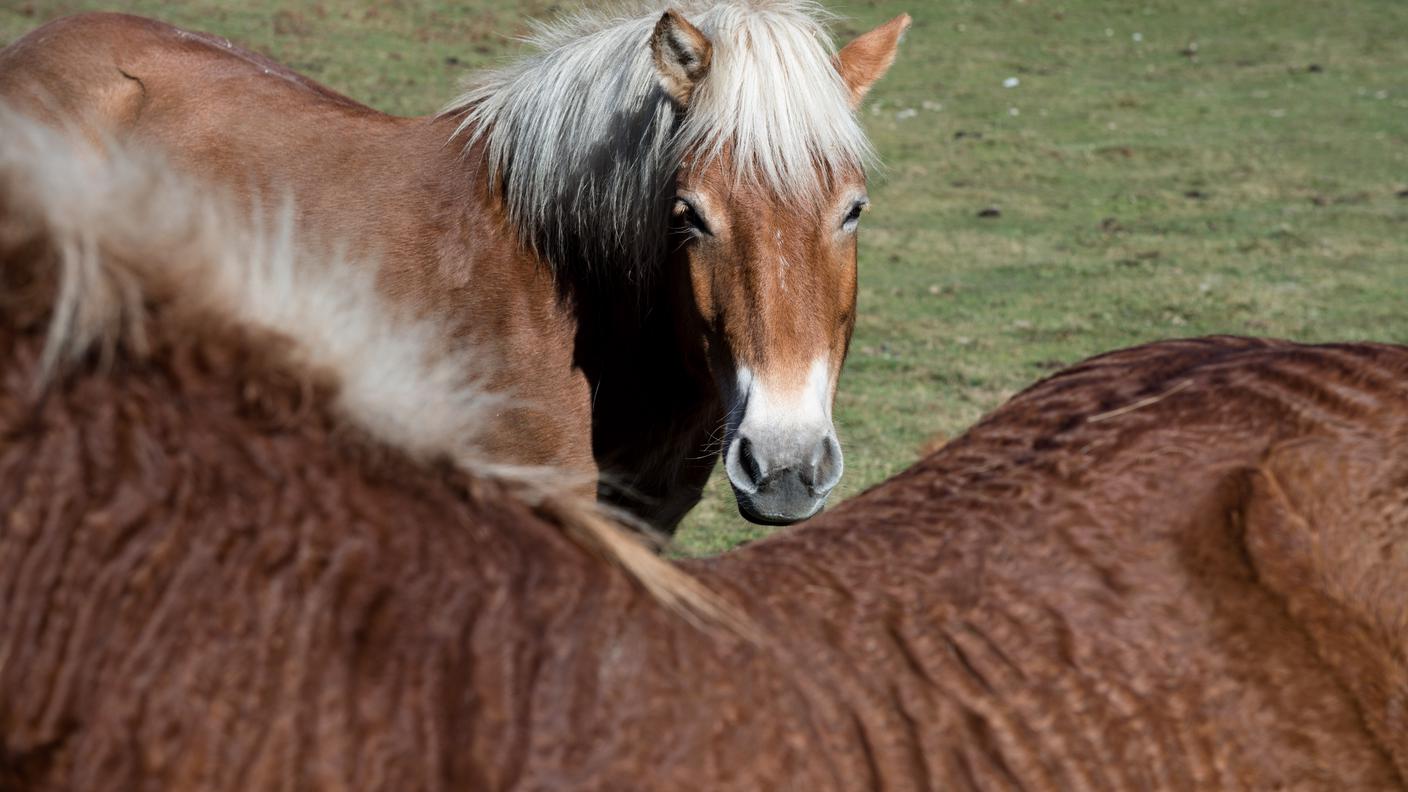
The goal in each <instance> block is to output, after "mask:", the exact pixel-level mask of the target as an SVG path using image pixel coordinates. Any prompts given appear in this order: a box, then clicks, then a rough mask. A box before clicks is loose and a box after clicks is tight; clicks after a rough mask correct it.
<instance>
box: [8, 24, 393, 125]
mask: <svg viewBox="0 0 1408 792" xmlns="http://www.w3.org/2000/svg"><path fill="white" fill-rule="evenodd" d="M230 81H240V82H250V83H252V82H256V81H261V82H269V83H271V84H278V85H279V87H280V88H282V89H283V92H284V93H286V94H287V95H288V96H289V97H290V98H297V99H301V100H303V101H305V102H322V103H327V104H329V105H335V106H339V107H342V108H344V109H346V110H349V111H354V112H363V113H366V112H372V111H370V110H369V109H368V108H365V107H363V106H362V105H360V104H358V103H357V102H354V101H353V100H351V99H349V98H347V97H345V96H343V95H341V94H339V93H337V92H336V91H333V90H331V89H329V88H327V87H325V86H323V85H320V84H318V83H317V82H315V81H313V80H310V79H308V78H307V77H304V76H303V75H300V74H298V73H297V72H294V71H292V70H291V69H288V68H287V67H285V66H282V65H280V64H278V63H275V62H274V61H272V60H270V59H268V58H266V57H264V56H262V55H259V54H258V53H254V52H250V51H248V50H245V49H242V48H240V47H237V46H235V45H234V44H233V43H231V42H230V41H229V40H228V39H225V38H221V37H219V36H214V35H210V34H208V33H199V32H193V31H188V30H183V29H181V28H178V27H175V26H173V25H168V24H166V23H164V22H158V21H156V20H153V19H146V18H143V17H137V16H131V15H128V14H115V13H88V14H78V15H75V16H70V17H63V18H61V19H57V20H54V21H52V22H50V23H48V24H46V25H44V26H42V27H40V28H37V29H35V30H34V31H32V32H30V33H29V34H27V35H25V36H23V37H21V38H20V39H18V40H16V41H15V42H14V43H12V44H11V45H10V46H8V47H6V48H5V49H3V50H0V96H2V97H3V98H4V99H5V100H6V101H9V102H11V103H14V104H19V105H20V109H23V110H25V111H26V112H28V113H30V114H31V115H37V116H47V117H49V118H50V119H54V120H58V119H62V120H63V121H65V122H67V123H74V122H80V123H83V124H84V125H85V126H88V125H94V124H98V125H101V126H102V127H103V128H105V129H106V130H112V129H122V128H124V127H127V126H130V125H131V124H132V123H133V122H135V121H136V120H137V118H138V117H139V116H140V115H141V113H142V110H143V109H144V107H145V106H146V105H147V103H148V102H149V101H150V100H151V99H153V98H154V92H155V91H158V90H159V91H160V93H161V95H162V96H171V95H172V94H181V93H185V92H193V91H197V90H200V91H203V90H207V89H208V88H209V87H211V85H212V84H214V85H219V84H220V83H228V82H230Z"/></svg>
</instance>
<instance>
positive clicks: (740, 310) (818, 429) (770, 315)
mask: <svg viewBox="0 0 1408 792" xmlns="http://www.w3.org/2000/svg"><path fill="white" fill-rule="evenodd" d="M733 172H734V171H733V167H732V163H730V162H728V161H727V156H726V155H725V156H724V157H716V158H713V159H712V160H711V161H710V162H709V164H708V165H706V166H704V167H701V168H693V167H687V168H685V169H684V170H683V171H681V173H680V175H679V177H678V179H677V191H676V198H675V202H674V207H673V212H672V217H673V222H674V229H675V233H676V234H677V238H678V239H679V248H678V254H677V255H678V256H679V257H682V258H683V259H684V260H683V262H676V266H683V267H684V268H686V269H687V272H688V276H689V277H688V282H689V290H690V294H691V297H692V299H693V303H694V305H695V307H696V309H697V312H698V315H699V317H700V318H701V319H702V321H703V327H704V335H705V342H706V344H707V346H708V349H709V360H710V366H711V369H712V371H713V374H714V378H715V381H716V382H717V384H718V386H719V390H720V393H721V395H722V396H723V400H724V403H725V406H726V410H727V422H726V425H725V428H726V433H725V446H724V469H725V471H726V472H727V474H728V478H729V481H730V482H731V483H732V485H733V489H734V493H735V495H736V496H737V498H738V506H739V510H740V512H742V514H743V515H744V516H745V517H747V518H748V519H750V520H753V521H755V522H763V523H775V524H784V523H790V522H795V521H797V520H801V519H805V518H807V517H810V516H811V515H813V514H815V513H816V512H818V511H820V510H821V507H822V506H823V505H824V504H825V502H826V497H827V495H828V494H829V493H830V492H831V489H832V488H833V487H835V486H836V483H837V482H838V481H839V480H840V478H841V471H842V468H843V465H842V458H841V445H840V443H839V442H838V440H837V438H836V430H835V427H834V426H833V425H832V421H831V407H832V402H833V399H834V397H835V393H836V381H837V377H838V376H839V374H840V371H841V363H842V361H843V360H844V359H845V356H846V348H847V346H848V344H849V343H850V338H851V330H852V328H854V326H855V307H856V229H857V226H858V224H859V222H860V215H861V213H862V212H863V211H864V210H865V208H866V206H867V205H868V203H869V201H868V199H867V198H866V194H865V180H864V178H863V177H862V175H861V174H860V173H859V172H858V171H857V172H853V173H848V174H844V175H842V176H840V177H838V178H832V179H829V180H828V182H829V184H828V189H826V190H825V191H824V193H823V194H820V195H816V196H812V197H811V198H809V199H805V200H802V199H797V198H783V197H781V196H779V195H778V194H777V193H776V192H775V191H773V190H770V189H767V188H764V187H760V186H751V185H743V184H738V183H735V180H734V179H733V178H732V176H731V174H732V173H733Z"/></svg>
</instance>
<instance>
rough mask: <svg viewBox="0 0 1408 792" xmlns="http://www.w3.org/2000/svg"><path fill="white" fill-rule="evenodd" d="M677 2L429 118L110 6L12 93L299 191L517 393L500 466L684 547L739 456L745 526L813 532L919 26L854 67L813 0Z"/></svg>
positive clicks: (27, 55) (56, 30)
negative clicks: (860, 231) (684, 537)
mask: <svg viewBox="0 0 1408 792" xmlns="http://www.w3.org/2000/svg"><path fill="white" fill-rule="evenodd" d="M682 8H683V9H684V11H683V13H682V12H679V11H675V10H669V11H665V12H664V13H663V14H662V12H661V9H659V8H656V9H655V10H653V11H641V12H640V13H638V14H630V15H626V16H625V17H622V16H620V15H614V14H581V15H577V16H574V17H572V18H571V19H570V20H568V21H565V22H562V23H560V24H558V25H557V26H554V27H549V28H546V29H544V31H543V32H542V34H541V35H540V36H539V37H538V40H537V45H538V47H539V52H538V53H537V54H534V55H532V56H530V57H527V58H525V59H523V60H520V61H518V62H516V63H513V64H511V65H509V66H507V67H506V68H504V69H502V70H500V71H496V72H492V73H489V74H485V75H480V76H479V77H477V78H476V80H475V82H474V84H473V87H472V88H471V89H470V90H469V92H468V93H467V94H466V95H465V96H464V97H462V98H461V99H459V100H458V101H456V102H454V103H453V104H452V105H451V106H450V107H449V109H447V110H446V111H445V112H443V113H441V114H439V115H436V116H432V117H427V118H395V117H391V116H387V115H384V114H381V113H378V112H376V111H374V110H371V109H369V108H367V107H364V106H362V105H359V104H357V103H356V102H354V101H352V100H350V99H348V98H346V97H344V96H341V95H339V94H336V93H334V92H332V91H330V90H328V89H327V88H324V87H322V86H320V85H318V84H316V83H314V82H312V81H310V80H308V79H307V78H305V77H302V76H300V75H298V74H295V73H294V72H291V71H289V70H288V69H286V68H284V67H282V66H280V65H278V64H276V63H273V62H271V61H269V60H268V59H266V58H264V57H262V56H259V55H256V54H254V53H250V52H246V51H244V50H241V49H239V48H237V47H235V46H233V45H232V44H231V43H230V42H229V41H226V40H224V39H221V38H217V37H214V36H210V35H206V34H202V33H192V32H188V31H185V30H179V29H177V28H174V27H170V26H168V25H165V24H161V23H158V22H153V21H150V20H145V19H139V18H135V17H129V16H121V15H112V14H89V15H83V16H77V17H72V18H67V19H61V20H58V21H55V22H52V23H50V24H47V25H45V26H43V27H41V28H39V29H37V30H35V31H34V32H32V33H30V34H29V35H27V36H25V37H24V38H21V39H20V40H18V41H16V42H15V43H14V44H12V45H11V46H10V47H9V48H7V49H5V50H4V51H0V99H7V100H9V101H10V102H11V103H12V104H14V105H16V106H17V107H21V108H22V109H24V110H25V111H26V112H28V113H31V114H42V115H44V116H46V117H48V118H50V119H53V120H58V121H62V122H63V123H68V124H74V125H77V126H78V127H79V128H81V129H83V130H84V131H85V132H86V133H87V134H88V135H89V136H90V137H91V138H93V139H100V138H103V137H107V136H116V137H118V138H119V139H125V140H135V141H140V142H142V143H144V144H147V145H149V146H153V147H156V148H159V149H162V150H165V151H168V152H170V153H171V155H172V157H173V158H174V159H175V160H176V161H177V162H179V163H180V164H182V165H183V166H185V168H186V169H187V170H188V171H190V172H193V173H196V174H199V175H200V176H201V177H202V178H204V179H207V180H210V181H212V182H214V183H216V184H219V185H223V186H224V187H226V188H228V189H231V190H234V191H237V192H239V193H241V194H242V195H244V196H245V197H246V198H247V199H248V198H257V197H259V196H265V197H266V198H267V197H277V196H282V195H284V194H291V195H292V196H293V199H294V200H295V202H296V206H297V221H298V228H299V230H300V234H301V235H302V237H303V239H304V241H305V247H307V248H309V249H310V250H314V251H316V250H317V249H318V248H319V247H322V248H323V249H326V248H327V247H328V246H329V245H331V244H333V243H341V244H345V245H347V246H348V247H349V249H351V250H353V251H355V252H356V253H357V256H358V258H359V259H363V260H372V261H378V262H380V268H379V271H378V274H379V284H380V287H381V289H382V290H383V291H384V292H385V293H386V294H388V295H390V296H392V297H393V298H394V299H395V300H397V301H399V303H400V304H402V305H405V306H409V307H410V308H412V309H413V310H415V311H418V312H420V313H421V314H422V315H427V316H435V317H440V318H442V319H443V325H444V327H445V332H446V333H447V334H448V335H449V337H451V338H452V339H455V341H456V342H457V343H460V344H463V345H464V346H465V347H466V348H473V349H475V350H477V354H478V356H479V357H478V359H479V360H480V363H481V365H484V366H490V364H491V363H492V367H491V368H489V371H490V376H489V381H488V386H489V387H490V388H491V389H492V390H494V391H496V392H500V393H508V392H512V393H514V394H516V396H517V398H515V399H513V400H507V401H505V402H504V403H503V405H502V406H501V408H500V409H499V410H498V411H497V413H498V417H497V419H496V421H495V422H494V424H493V425H492V427H491V428H490V429H489V430H487V431H485V432H484V437H483V438H482V440H483V446H484V447H485V449H486V450H487V452H488V453H489V454H490V456H491V457H492V458H494V459H496V460H498V461H500V462H501V463H504V464H513V465H551V466H553V467H555V468H557V469H559V470H571V471H577V472H579V473H581V474H583V475H584V476H587V477H589V478H588V480H590V481H593V482H594V481H596V480H597V474H598V473H600V476H601V481H602V482H603V484H602V486H603V488H604V491H606V492H608V493H609V494H611V495H612V497H614V498H616V499H618V500H620V501H622V502H623V503H625V504H626V505H627V506H628V507H629V508H631V509H632V510H634V511H636V512H638V513H639V514H640V515H641V516H642V517H644V518H645V519H646V520H647V521H648V522H650V523H652V524H654V525H655V526H656V527H659V528H662V529H667V530H668V529H670V528H672V527H673V526H674V525H675V524H676V523H677V522H678V521H679V519H680V518H681V516H682V515H683V514H684V513H685V512H686V511H687V510H688V509H689V508H690V507H691V506H692V505H693V504H694V503H695V502H697V501H698V499H699V494H700V491H701V490H702V487H703V485H704V482H705V480H706V479H707V478H708V475H709V472H710V471H711V470H712V468H713V466H714V460H715V458H716V456H717V455H718V452H719V451H720V450H722V451H723V452H724V459H725V463H726V465H725V466H726V469H727V472H728V476H729V480H730V481H731V482H732V483H733V486H734V489H735V492H736V494H737V497H738V504H739V509H740V511H741V512H742V514H743V515H744V516H745V517H747V518H749V519H752V520H756V521H761V522H776V523H786V522H792V521H795V520H799V519H802V518H805V517H808V516H810V515H812V514H813V513H815V512H816V511H818V510H820V509H821V508H822V506H823V505H824V503H825V500H826V497H827V494H828V493H829V492H830V491H831V489H832V488H833V487H834V486H835V484H836V483H837V481H838V480H839V479H840V476H841V472H842V458H841V449H840V445H839V444H838V441H837V438H836V433H835V430H834V428H833V425H832V421H831V406H832V401H833V398H834V394H835V389H836V383H837V377H838V375H839V372H840V367H841V363H842V360H843V359H844V357H845V354H846V349H847V345H848V343H849V340H850V335H851V330H852V327H853V325H854V316H855V301H856V239H855V232H856V224H857V222H858V220H859V216H860V213H861V212H862V211H863V210H864V209H865V207H866V205H867V199H866V196H865V179H864V172H863V171H864V166H865V165H866V163H867V162H868V160H869V159H870V157H871V153H870V148H869V145H868V143H867V141H866V139H865V137H864V134H863V133H862V132H861V129H860V127H859V125H858V123H857V121H856V118H855V114H854V107H855V105H856V104H857V103H858V102H859V100H860V98H861V96H862V95H863V94H864V93H865V92H866V91H867V89H868V88H869V87H870V86H871V85H872V84H873V83H874V82H875V81H876V80H877V79H879V78H880V76H881V75H882V74H883V73H884V72H885V70H886V69H887V68H888V67H889V65H890V63H891V62H892V61H893V58H894V55H895V49H896V46H897V43H898V40H899V38H900V35H901V34H902V32H903V31H904V29H905V28H906V26H907V25H908V23H909V19H908V17H906V16H902V17H900V18H897V19H896V20H894V21H892V22H890V23H889V24H887V25H884V26H882V27H880V28H878V29H876V30H874V31H872V32H870V33H867V34H865V35H862V36H860V37H859V38H857V39H856V40H855V41H853V42H851V43H850V44H849V45H848V46H847V47H845V48H844V49H842V50H841V51H840V52H839V53H833V50H832V49H831V44H830V42H829V38H828V37H827V34H826V32H825V30H824V27H823V24H822V21H821V20H822V18H823V16H824V15H823V14H822V13H821V12H820V10H819V9H818V8H817V7H816V6H814V5H812V4H811V3H810V2H809V1H808V0H747V2H739V1H737V0H699V1H698V2H687V3H685V5H683V6H682ZM686 16H687V17H688V19H686ZM691 20H692V21H691ZM313 257H314V258H321V257H323V256H320V255H314V256H313Z"/></svg>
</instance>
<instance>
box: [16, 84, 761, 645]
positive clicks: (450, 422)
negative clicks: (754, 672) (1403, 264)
mask: <svg viewBox="0 0 1408 792" xmlns="http://www.w3.org/2000/svg"><path fill="white" fill-rule="evenodd" d="M270 214H271V215H272V216H273V217H274V218H275V219H274V220H272V221H265V222H260V221H255V222H254V223H253V224H251V223H250V221H249V220H248V219H247V218H248V217H249V216H250V212H248V211H247V210H241V209H239V208H238V207H237V205H236V204H235V203H234V202H233V201H231V200H228V199H226V198H225V197H223V196H221V195H220V194H219V193H218V192H215V191H213V190H212V189H211V188H210V187H209V186H207V185H202V184H197V183H195V182H193V181H192V180H191V179H190V178H189V177H187V176H186V175H184V174H182V173H178V172H177V171H176V170H175V169H173V168H171V167H170V166H168V165H167V164H166V163H165V162H163V161H162V159H161V158H160V157H157V156H153V155H152V154H151V152H147V151H143V150H139V149H134V148H132V147H127V146H118V145H116V144H115V143H113V142H111V141H105V142H102V143H100V144H98V145H94V144H93V143H91V142H89V141H86V140H84V139H83V138H82V136H81V135H80V134H78V133H77V132H76V131H74V130H72V129H68V130H63V129H59V130H56V129H53V128H51V127H48V126H44V125H41V124H40V123H38V122H35V121H33V120H31V119H29V118H27V117H24V116H22V115H19V114H17V113H15V112H13V111H12V110H10V109H8V108H7V107H5V106H4V105H0V254H9V253H13V254H15V255H18V256H27V255H34V254H33V248H31V247H30V246H31V244H32V243H34V242H40V243H42V249H43V250H48V251H52V253H53V259H54V260H53V263H52V266H53V267H54V268H55V270H56V274H57V282H58V290H57V294H56V296H55V297H54V298H53V304H52V309H51V311H50V320H49V332H48V335H47V338H46V347H45V351H44V359H43V365H42V367H41V368H42V371H43V375H42V381H41V382H37V383H35V384H36V385H37V386H40V387H44V386H47V385H52V382H53V380H54V379H55V378H56V377H59V376H61V375H62V370H63V369H64V368H65V367H66V366H70V365H73V364H75V363H76V362H78V361H80V360H81V359H83V358H84V357H85V356H87V355H88V354H89V352H90V351H91V350H93V349H94V348H99V349H103V350H105V351H106V352H108V353H109V354H112V353H114V352H115V351H117V350H119V349H122V350H129V351H131V352H133V353H134V354H138V355H140V354H143V352H144V350H145V347H146V342H145V340H144V332H143V328H144V327H145V323H146V322H147V319H148V317H147V309H146V301H148V300H150V299H157V298H159V299H161V300H163V301H166V303H167V304H168V305H170V306H171V309H172V311H173V312H174V315H175V316H177V317H179V318H180V319H181V321H187V320H189V321H190V323H191V326H192V331H193V332H199V329H200V328H201V327H203V326H209V325H212V324H213V325H215V326H217V327H218V326H221V325H224V326H232V327H239V328H244V329H247V330H253V331H257V332H261V333H269V334H273V335H275V336H278V337H280V338H281V339H283V340H284V341H286V342H288V343H287V347H286V348H284V347H281V349H280V351H281V353H282V354H284V355H286V357H285V358H283V360H282V362H283V363H284V364H285V365H287V366H288V367H289V369H290V370H291V371H295V372H317V373H319V374H321V375H323V376H325V377H326V378H327V379H328V380H329V381H330V382H332V383H335V386H336V387H335V391H334V396H333V399H334V401H333V404H332V407H333V409H334V411H335V412H336V413H337V414H338V415H339V416H340V417H341V418H342V419H344V420H346V421H347V422H348V423H349V424H350V425H352V426H355V427H357V428H358V429H360V430H361V431H363V432H365V433H366V434H367V435H368V436H369V437H370V438H371V439H373V440H375V441H376V442H379V443H383V444H385V445H387V446H389V447H391V448H395V449H397V450H399V451H401V452H402V453H405V454H407V455H408V456H410V457H412V458H415V459H419V460H422V461H432V460H449V461H450V462H452V463H453V464H454V465H455V466H456V467H459V468H461V469H463V470H466V471H467V472H470V473H473V474H475V475H477V476H479V477H482V478H491V479H494V480H497V481H499V482H501V483H503V484H504V485H505V486H506V489H508V490H509V491H510V492H512V493H513V494H514V495H515V496H516V497H518V498H519V499H521V500H523V501H525V502H526V503H528V504H529V505H530V506H532V507H534V508H536V509H538V510H539V512H540V513H541V514H543V515H544V516H546V517H548V518H549V519H551V520H553V521H554V522H555V523H556V524H557V525H558V526H560V527H561V529H562V530H563V531H564V532H565V533H566V534H567V535H568V536H570V537H571V538H572V539H573V540H574V541H577V542H578V543H579V544H581V545H583V546H585V547H586V548H588V549H590V550H592V551H593V552H595V553H597V554H599V555H600V556H601V557H603V558H604V559H605V560H607V561H608V562H611V563H615V564H617V565H619V566H620V567H622V568H623V569H624V570H625V571H626V572H627V573H628V574H629V575H631V576H632V577H634V578H635V579H636V580H637V581H638V582H639V583H640V584H641V585H642V586H643V587H644V588H645V589H646V590H647V591H649V592H650V593H651V594H652V595H654V596H655V597H656V598H657V599H658V600H660V601H661V602H662V603H664V604H666V605H668V606H671V607H674V608H676V609H678V610H679V611H680V612H682V613H684V614H686V615H691V616H694V617H700V618H703V619H704V620H705V621H707V622H715V623H721V624H731V625H735V628H736V629H740V630H741V629H742V628H738V627H737V625H739V624H741V622H740V621H739V620H738V619H737V618H735V617H734V616H733V615H732V611H731V609H730V607H729V606H728V605H727V604H726V603H724V602H723V600H722V599H720V598H719V597H718V596H717V595H715V594H714V593H713V592H711V591H709V590H708V589H706V588H705V587H704V586H703V585H701V584H700V583H699V582H698V581H696V580H695V579H694V578H692V577H690V576H689V575H688V574H687V573H685V572H684V571H683V570H681V569H680V568H679V567H677V566H676V565H674V564H672V563H670V562H669V561H668V560H665V559H663V558H661V557H659V556H658V555H656V554H655V553H654V552H653V550H652V549H651V548H650V547H649V546H648V545H647V544H646V543H645V542H643V541H642V539H641V538H640V536H639V535H636V534H633V533H631V532H628V531H626V530H624V529H623V528H622V527H621V524H620V523H619V522H618V519H617V517H616V516H614V515H610V514H607V513H606V512H604V511H603V510H602V508H601V507H599V506H598V505H597V504H596V503H594V502H590V501H586V500H584V499H582V498H581V497H580V496H577V495H575V494H573V493H574V492H575V489H574V488H575V487H577V486H578V485H580V484H581V482H579V481H575V480H571V479H570V478H569V477H567V476H566V475H565V474H563V473H561V472H560V471H556V470H551V469H523V468H510V467H505V466H503V465H499V464H496V463H494V462H492V461H491V460H488V459H487V458H486V456H485V455H484V453H483V451H482V449H481V448H480V446H479V443H478V439H479V437H480V435H481V430H482V429H483V428H484V427H485V426H487V425H488V423H489V422H490V421H491V420H492V418H491V412H492V410H493V409H495V407H496V404H497V402H498V401H499V400H501V399H504V398H507V395H505V394H495V393H491V392H488V391H486V390H485V388H484V386H483V377H484V376H485V373H486V372H485V366H486V362H485V361H484V360H483V357H482V356H476V355H475V354H474V350H472V349H464V348H459V347H451V346H449V345H447V342H446V341H445V339H446V338H448V337H449V336H450V334H449V333H447V332H445V330H444V329H443V328H442V327H440V326H439V325H438V324H436V323H435V322H434V321H433V320H431V319H425V318H420V317H416V316H413V315H410V314H409V313H408V312H406V311H402V310H398V309H396V308H395V307H394V305H393V304H392V303H391V302H390V301H388V300H386V299H385V298H384V297H383V296H382V295H381V293H380V292H379V290H378V289H377V286H376V283H375V278H374V276H373V275H372V273H373V272H374V271H375V268H372V267H359V266H351V265H350V264H348V263H347V262H346V261H345V260H344V259H343V258H342V257H340V256H339V255H337V254H335V253H329V252H328V251H326V250H317V249H312V248H311V247H310V246H309V245H308V244H306V243H300V242H298V241H296V240H297V239H298V237H297V234H296V233H295V231H296V229H295V228H294V224H293V221H292V217H293V211H292V206H291V205H287V204H286V205H285V207H284V209H283V211H282V212H276V213H270ZM253 215H254V216H255V217H256V218H257V217H261V216H264V215H265V213H263V212H261V211H258V210H257V209H256V211H255V212H254V213H253ZM26 251H29V252H26ZM0 260H3V257H2V256H0ZM47 264H48V262H47V261H46V262H40V263H39V264H37V265H36V266H46V265H47ZM14 296H15V295H9V294H6V293H4V292H0V310H4V309H5V306H6V305H7V300H8V299H10V298H12V297H14Z"/></svg>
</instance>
